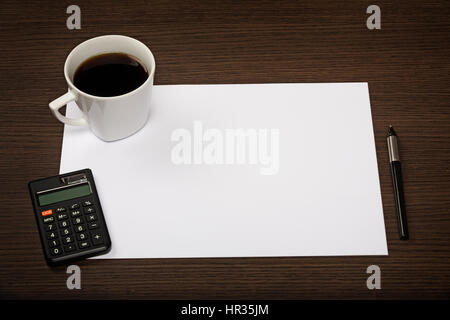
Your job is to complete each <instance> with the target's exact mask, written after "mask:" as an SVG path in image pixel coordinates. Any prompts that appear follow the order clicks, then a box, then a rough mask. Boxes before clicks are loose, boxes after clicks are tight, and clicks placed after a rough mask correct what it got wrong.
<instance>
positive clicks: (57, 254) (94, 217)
mask: <svg viewBox="0 0 450 320" xmlns="http://www.w3.org/2000/svg"><path fill="white" fill-rule="evenodd" d="M28 186H29V190H30V195H31V199H32V201H33V207H34V214H35V216H36V222H37V225H38V228H39V233H40V238H41V242H42V248H43V250H44V255H45V258H46V260H47V263H48V264H49V265H58V264H64V263H68V262H72V261H74V260H80V259H84V258H88V257H92V256H97V255H100V254H105V253H107V252H109V251H110V250H111V239H110V237H109V233H108V229H107V227H106V222H105V218H104V216H103V211H102V207H101V206H100V200H99V198H98V195H97V189H96V188H95V183H94V177H93V176H92V172H91V170H90V169H84V170H80V171H75V172H70V173H67V174H62V175H58V176H54V177H50V178H45V179H39V180H35V181H31V182H30V183H29V184H28Z"/></svg>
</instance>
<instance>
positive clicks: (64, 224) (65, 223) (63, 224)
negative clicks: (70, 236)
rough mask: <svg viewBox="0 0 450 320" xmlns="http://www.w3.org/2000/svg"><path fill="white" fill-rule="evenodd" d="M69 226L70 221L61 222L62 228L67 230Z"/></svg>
mask: <svg viewBox="0 0 450 320" xmlns="http://www.w3.org/2000/svg"><path fill="white" fill-rule="evenodd" d="M68 226H69V221H61V222H60V223H59V227H60V228H67V227H68Z"/></svg>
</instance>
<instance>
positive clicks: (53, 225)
mask: <svg viewBox="0 0 450 320" xmlns="http://www.w3.org/2000/svg"><path fill="white" fill-rule="evenodd" d="M44 229H45V231H53V230H55V229H56V223H49V224H46V225H45V226H44Z"/></svg>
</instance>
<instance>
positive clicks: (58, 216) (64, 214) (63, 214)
mask: <svg viewBox="0 0 450 320" xmlns="http://www.w3.org/2000/svg"><path fill="white" fill-rule="evenodd" d="M56 217H57V218H58V220H65V219H67V218H68V217H69V216H68V215H67V213H58V214H57V215H56Z"/></svg>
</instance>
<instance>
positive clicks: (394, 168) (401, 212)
mask: <svg viewBox="0 0 450 320" xmlns="http://www.w3.org/2000/svg"><path fill="white" fill-rule="evenodd" d="M387 144H388V150H389V161H390V163H391V174H392V184H393V186H394V198H395V207H396V208H397V217H398V230H399V232H400V239H401V240H408V223H407V222H406V209H405V198H404V196H403V183H402V168H401V166H400V157H399V155H398V145H397V135H396V134H395V131H394V128H392V126H389V132H388V135H387Z"/></svg>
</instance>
